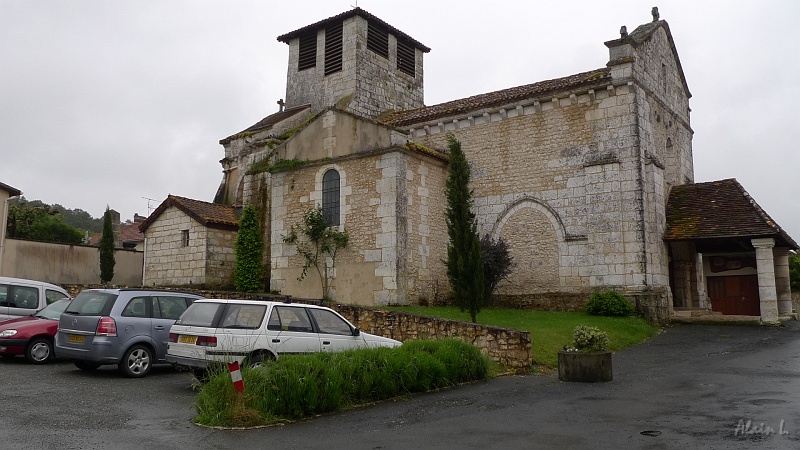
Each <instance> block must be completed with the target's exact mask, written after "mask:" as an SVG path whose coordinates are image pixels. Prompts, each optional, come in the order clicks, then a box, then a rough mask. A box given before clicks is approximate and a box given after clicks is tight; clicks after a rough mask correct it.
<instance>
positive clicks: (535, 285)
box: [410, 84, 644, 295]
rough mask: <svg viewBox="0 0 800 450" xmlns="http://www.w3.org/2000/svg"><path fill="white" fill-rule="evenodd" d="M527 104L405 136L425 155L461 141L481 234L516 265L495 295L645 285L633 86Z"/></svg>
mask: <svg viewBox="0 0 800 450" xmlns="http://www.w3.org/2000/svg"><path fill="white" fill-rule="evenodd" d="M528 102H529V103H527V104H509V105H507V106H506V107H504V108H493V109H487V110H480V111H475V112H473V113H471V114H470V115H469V116H466V117H453V118H450V117H448V118H443V119H438V122H437V123H431V124H419V125H414V126H413V127H412V129H411V130H410V133H411V136H413V137H414V140H415V141H416V142H419V143H421V144H423V145H426V146H428V147H433V148H445V147H446V132H452V133H453V134H455V136H456V138H458V139H459V140H460V141H461V144H462V148H463V149H464V152H465V154H466V156H467V159H468V161H469V162H470V165H471V167H472V180H473V181H472V187H473V189H474V193H473V198H474V200H475V203H474V204H475V210H476V217H477V220H478V227H479V232H480V233H481V234H486V233H488V234H492V235H493V236H495V237H497V236H503V237H504V238H508V239H509V240H510V242H509V244H510V247H511V248H512V249H513V250H512V251H513V252H515V253H514V255H515V257H516V263H517V264H518V265H520V266H521V267H520V269H519V270H518V271H517V272H516V273H515V274H514V275H513V276H514V277H515V278H518V279H517V280H516V282H515V284H516V286H517V287H516V288H515V287H513V286H511V285H509V284H508V283H507V284H506V285H504V286H503V287H502V293H503V294H505V295H514V294H517V295H527V294H544V293H548V292H562V293H564V292H573V293H574V292H588V291H590V290H591V288H593V287H596V286H617V287H624V286H629V285H643V284H644V282H643V277H644V275H643V272H644V266H643V250H642V239H641V228H642V215H641V211H642V205H641V196H640V189H641V183H640V179H639V165H638V163H639V159H638V157H637V156H638V153H639V152H638V148H637V147H636V144H637V139H636V126H635V115H634V113H635V105H634V103H635V94H634V91H633V90H632V87H631V86H629V85H627V84H626V85H622V86H616V87H614V86H607V88H606V89H599V90H597V91H594V90H589V91H587V92H583V93H572V94H563V96H560V95H559V96H554V97H553V98H552V99H542V100H541V101H536V102H532V101H530V100H528ZM554 238H555V239H554ZM554 240H555V242H556V247H552V245H553V241H554ZM520 275H522V276H521V277H520Z"/></svg>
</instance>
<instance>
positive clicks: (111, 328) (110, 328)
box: [94, 317, 117, 336]
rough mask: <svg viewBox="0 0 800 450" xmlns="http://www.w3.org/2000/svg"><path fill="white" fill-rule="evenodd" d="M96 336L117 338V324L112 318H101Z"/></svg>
mask: <svg viewBox="0 0 800 450" xmlns="http://www.w3.org/2000/svg"><path fill="white" fill-rule="evenodd" d="M94 334H96V335H98V336H116V335H117V322H115V321H114V319H112V318H111V317H101V318H100V322H99V323H98V324H97V331H95V333H94Z"/></svg>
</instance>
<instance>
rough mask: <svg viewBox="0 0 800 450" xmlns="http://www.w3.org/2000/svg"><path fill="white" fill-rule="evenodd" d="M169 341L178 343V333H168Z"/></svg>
mask: <svg viewBox="0 0 800 450" xmlns="http://www.w3.org/2000/svg"><path fill="white" fill-rule="evenodd" d="M169 341H170V342H178V333H170V334H169Z"/></svg>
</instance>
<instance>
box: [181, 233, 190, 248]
mask: <svg viewBox="0 0 800 450" xmlns="http://www.w3.org/2000/svg"><path fill="white" fill-rule="evenodd" d="M188 246H189V230H182V231H181V247H188Z"/></svg>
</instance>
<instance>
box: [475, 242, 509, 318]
mask: <svg viewBox="0 0 800 450" xmlns="http://www.w3.org/2000/svg"><path fill="white" fill-rule="evenodd" d="M481 258H482V259H483V282H484V297H485V302H486V304H487V305H488V304H489V302H490V300H491V298H492V294H494V291H495V290H496V289H497V285H498V284H499V283H500V282H501V281H502V280H505V279H506V278H508V276H509V275H511V271H512V270H513V269H514V266H515V264H514V258H513V257H512V256H511V253H510V252H509V251H508V244H507V243H506V241H505V240H503V238H501V237H498V238H497V240H494V239H492V237H491V236H489V235H488V234H486V235H484V236H483V237H482V238H481Z"/></svg>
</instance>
